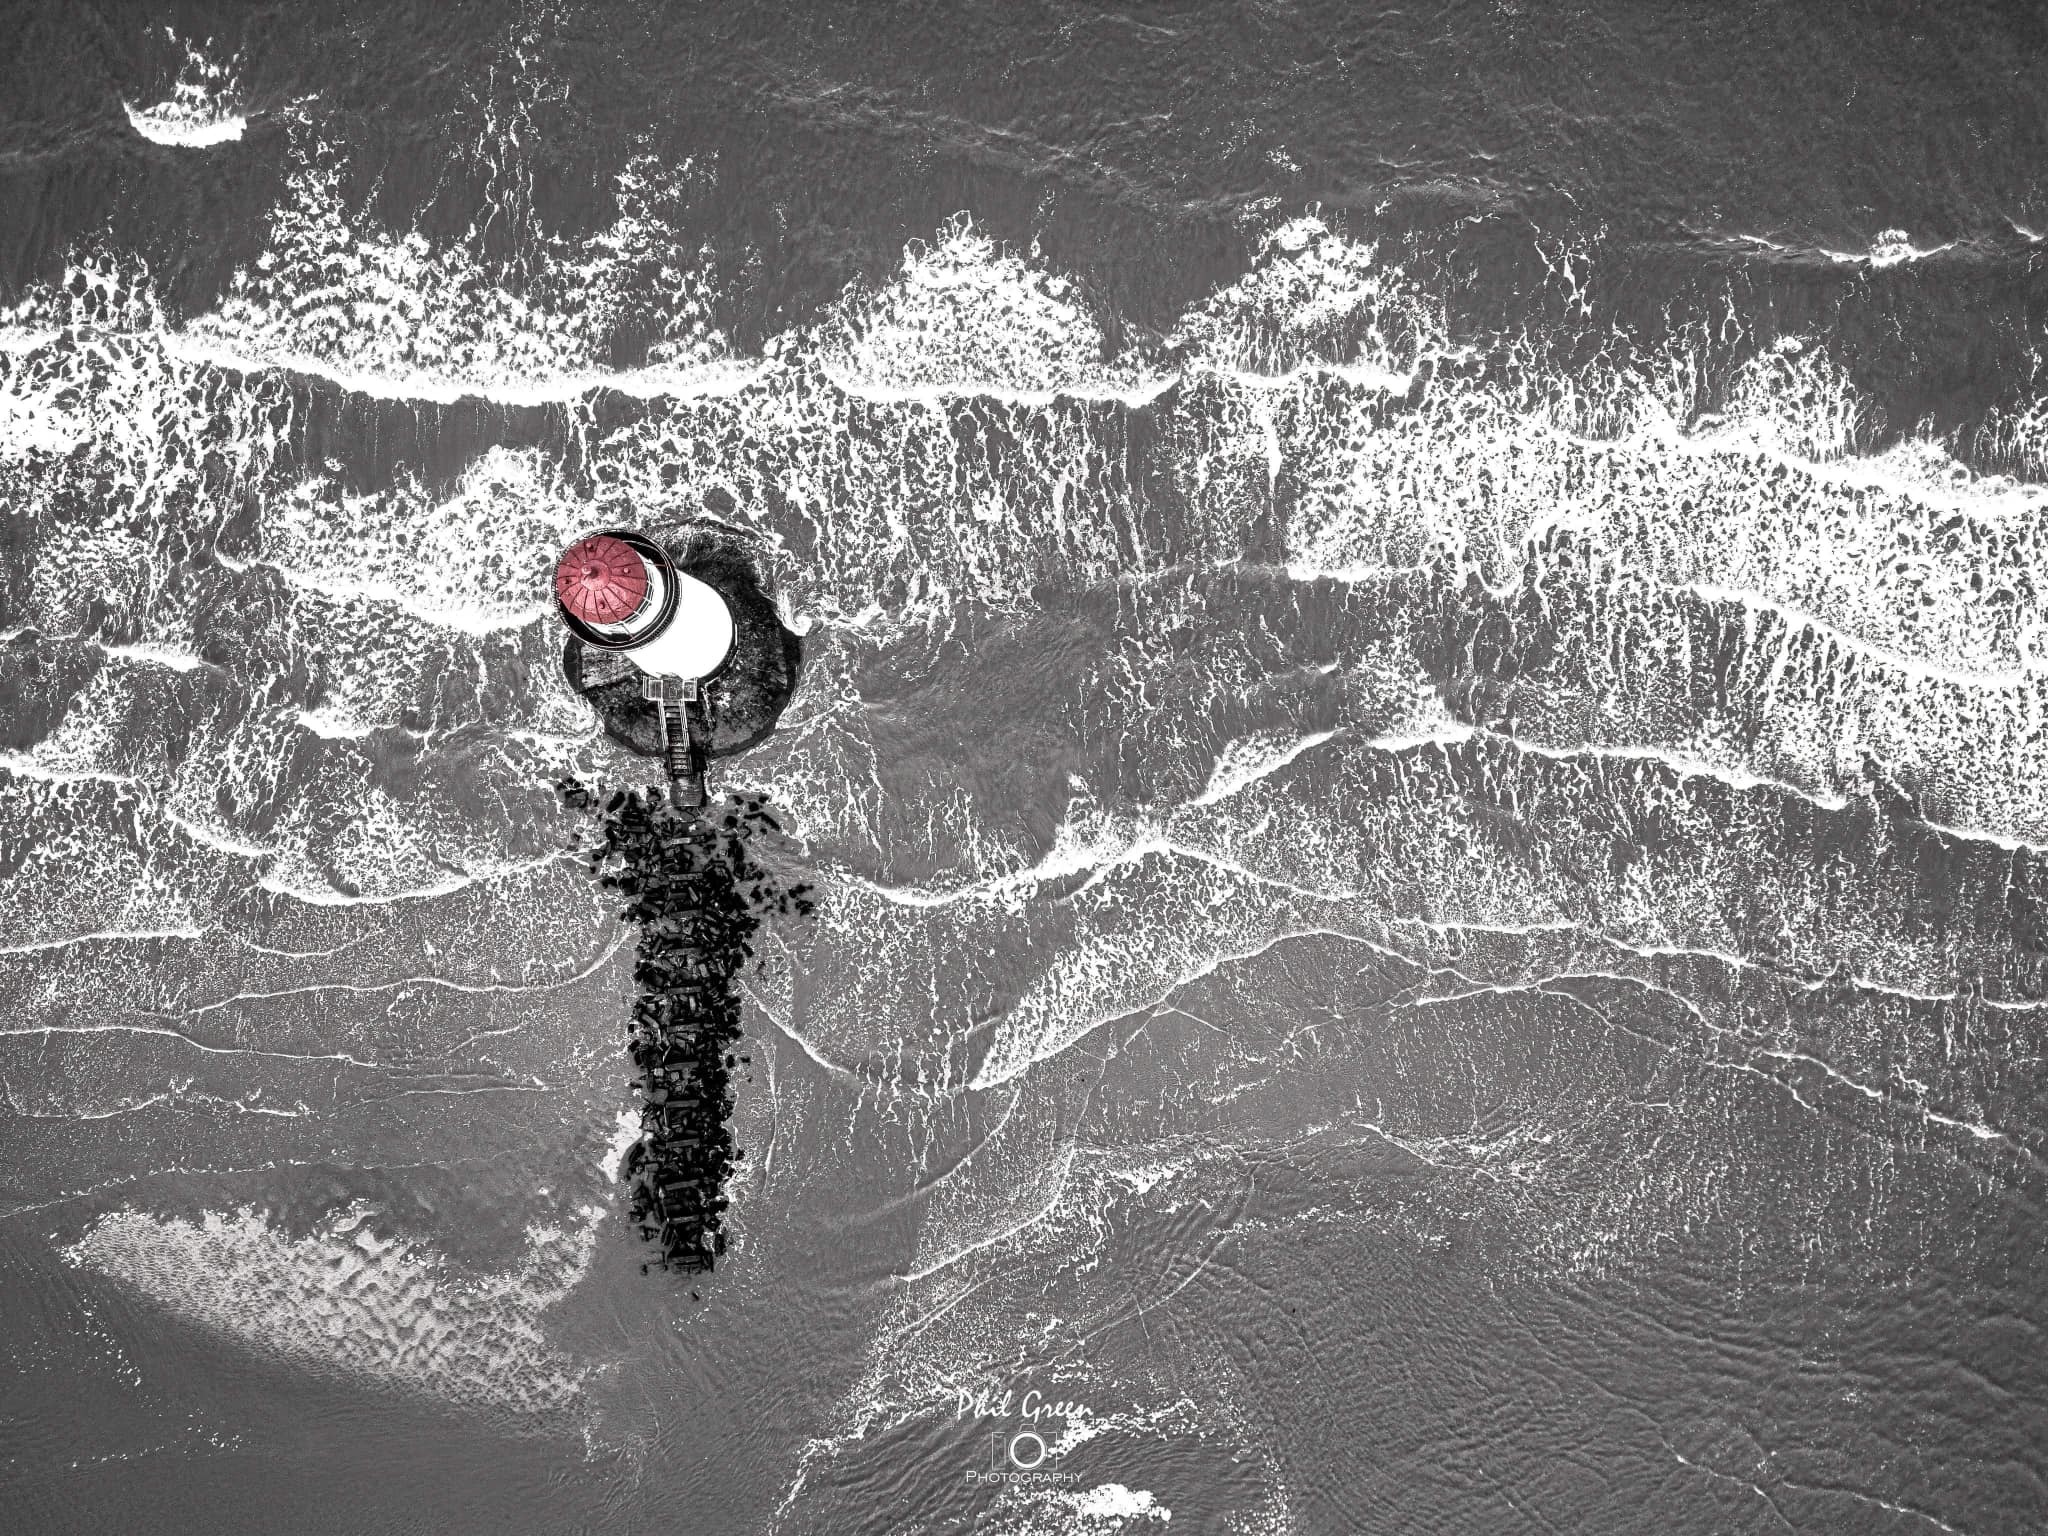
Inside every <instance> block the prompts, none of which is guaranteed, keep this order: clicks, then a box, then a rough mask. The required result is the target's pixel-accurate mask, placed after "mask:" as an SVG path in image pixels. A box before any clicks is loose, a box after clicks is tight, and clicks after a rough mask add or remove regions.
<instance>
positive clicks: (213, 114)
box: [122, 27, 249, 149]
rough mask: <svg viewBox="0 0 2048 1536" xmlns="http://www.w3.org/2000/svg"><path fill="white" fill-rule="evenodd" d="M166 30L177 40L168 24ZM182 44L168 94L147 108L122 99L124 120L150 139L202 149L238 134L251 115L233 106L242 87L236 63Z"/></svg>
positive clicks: (175, 145)
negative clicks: (181, 59)
mask: <svg viewBox="0 0 2048 1536" xmlns="http://www.w3.org/2000/svg"><path fill="white" fill-rule="evenodd" d="M164 35H165V36H166V37H168V38H169V39H170V40H171V42H172V43H173V44H178V35H177V33H175V32H173V31H172V30H171V29H170V28H169V27H165V28H164ZM179 46H182V47H184V51H185V62H184V65H183V66H182V67H181V68H180V69H179V71H178V78H177V82H176V84H174V85H173V86H172V88H171V94H170V95H169V96H168V97H166V98H165V99H164V100H162V101H160V102H158V103H157V104H156V105H154V106H151V107H136V106H134V105H132V104H130V103H128V102H123V103H122V107H123V109H124V110H125V111H126V112H127V114H128V122H129V124H130V125H131V126H132V127H133V128H134V129H135V131H136V132H137V133H139V134H141V135H142V137H144V138H145V139H148V140H149V141H150V142H151V143H153V144H168V145H170V146H172V147H173V148H177V149H206V148H209V147H211V146H212V145H215V144H230V143H233V142H234V141H235V140H237V139H239V138H241V136H242V134H243V133H244V132H245V131H246V130H247V129H248V126H249V120H248V119H247V118H245V117H244V116H242V114H241V113H240V112H239V111H238V110H236V103H237V98H238V97H239V96H240V88H239V87H238V86H237V84H236V82H235V73H234V63H233V61H230V62H228V63H226V64H221V63H216V62H215V61H213V60H212V59H210V58H208V57H207V56H206V54H205V53H204V52H202V51H201V50H200V49H199V48H197V47H194V46H191V45H179Z"/></svg>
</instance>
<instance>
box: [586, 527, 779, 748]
mask: <svg viewBox="0 0 2048 1536" xmlns="http://www.w3.org/2000/svg"><path fill="white" fill-rule="evenodd" d="M646 533H647V537H649V538H651V539H653V540H654V542H655V543H657V544H659V545H660V546H661V547H662V549H663V550H664V551H665V552H666V553H667V554H668V556H669V559H670V560H671V561H672V562H673V563H674V565H675V567H676V569H678V570H680V571H683V572H685V573H686V574H688V575H691V576H694V577H696V578H697V579H698V580H699V581H701V582H704V583H705V584H706V585H707V586H710V587H712V588H714V589H715V590H716V591H717V592H718V594H719V596H721V597H722V598H724V599H725V602H726V606H727V607H728V608H730V609H731V610H732V617H733V631H734V633H733V649H732V657H731V659H730V660H729V661H728V662H727V663H726V665H725V667H724V668H723V669H722V670H721V671H720V672H719V673H718V674H717V675H716V676H715V677H712V678H710V679H708V680H706V682H705V683H704V684H703V686H702V689H701V694H700V698H701V703H700V704H698V705H693V706H692V707H691V709H690V711H689V715H690V730H691V734H692V738H693V742H692V745H693V747H694V748H695V750H696V751H697V752H698V753H699V754H700V755H701V756H703V757H712V758H716V757H730V756H731V755H732V754H733V753H735V752H744V751H746V750H747V749H748V748H749V747H752V746H754V745H756V744H757V743H759V742H760V741H761V740H762V738H764V737H765V736H767V734H768V733H769V732H770V731H772V730H773V729H774V728H775V722H776V721H777V720H778V719H780V718H781V715H782V711H783V709H784V708H785V707H786V706H787V705H788V703H789V700H790V696H791V695H792V694H794V693H795V692H796V679H797V672H798V670H799V668H800V667H801V666H802V664H803V641H802V640H800V639H799V638H798V637H797V636H796V635H795V634H793V633H791V632H790V630H789V629H787V628H786V627H785V626H784V625H783V623H782V618H781V616H780V615H779V614H778V613H777V612H776V611H775V600H774V598H773V597H772V596H771V595H770V593H769V591H768V588H767V584H766V582H765V581H764V579H763V577H762V574H761V570H760V566H759V564H758V561H757V560H756V557H755V551H754V548H753V546H752V544H751V543H750V542H749V541H748V540H747V539H746V538H745V537H744V536H743V535H741V534H739V533H737V532H735V531H734V530H732V529H730V528H728V527H726V526H724V525H723V524H721V523H717V522H712V521H700V522H693V523H684V524H680V525H678V526H675V527H671V528H657V529H649V530H647V531H646ZM562 669H563V671H564V672H565V673H566V674H567V676H568V679H569V683H570V686H571V687H573V688H575V689H576V691H577V692H578V693H580V694H582V695H583V696H584V697H585V698H586V699H588V700H589V701H590V704H591V707H592V708H593V709H595V710H596V711H597V716H598V719H599V721H600V722H602V724H603V726H604V729H605V734H606V735H608V736H610V737H611V738H612V739H613V740H614V741H616V742H618V743H619V744H620V745H621V746H624V747H626V748H627V749H628V750H630V751H633V752H636V753H639V754H641V755H642V756H645V757H656V758H658V757H660V756H661V755H662V748H663V737H662V729H661V714H660V710H659V707H658V706H657V705H655V704H653V703H651V702H650V701H648V700H647V699H646V698H644V697H643V696H642V692H641V681H642V676H643V674H642V673H641V672H640V670H639V668H637V667H635V666H634V665H633V664H632V663H631V662H629V661H627V660H626V659H625V657H624V656H623V655H621V654H620V653H618V652H615V651H604V650H599V649H597V648H596V647H594V646H588V645H585V644H584V643H583V642H582V641H581V640H576V639H571V640H570V641H569V642H568V645H567V648H566V649H565V650H564V652H563V656H562Z"/></svg>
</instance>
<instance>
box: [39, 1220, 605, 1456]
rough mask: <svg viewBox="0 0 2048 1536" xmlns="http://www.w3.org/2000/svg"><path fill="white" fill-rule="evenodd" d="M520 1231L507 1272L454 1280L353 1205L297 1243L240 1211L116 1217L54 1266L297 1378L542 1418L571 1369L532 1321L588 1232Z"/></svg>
mask: <svg viewBox="0 0 2048 1536" xmlns="http://www.w3.org/2000/svg"><path fill="white" fill-rule="evenodd" d="M600 1214H601V1213H600V1212H599V1211H598V1210H596V1209H595V1208H591V1209H589V1210H587V1211H586V1212H585V1213H584V1221H585V1224H584V1225H582V1226H581V1227H579V1228H577V1229H575V1230H570V1231H562V1230H557V1229H554V1228H547V1227H536V1228H534V1229H532V1230H530V1231H529V1232H528V1233H527V1251H526V1254H525V1256H524V1258H523V1260H522V1262H521V1263H520V1264H519V1266H518V1267H517V1268H515V1269H512V1270H509V1271H506V1272H503V1273H481V1274H478V1273H465V1272H463V1271H461V1270H459V1269H457V1268H456V1266H455V1265H453V1264H452V1263H451V1262H450V1261H449V1260H447V1259H446V1258H444V1257H442V1256H441V1255H440V1254H438V1253H436V1252H434V1251H433V1250H432V1249H430V1248H426V1247H423V1246H421V1245H418V1244H416V1243H414V1242H411V1241H409V1240H407V1239H404V1238H401V1237H398V1236H396V1235H387V1234H386V1233H384V1232H381V1231H380V1230H379V1223H378V1221H377V1220H376V1218H375V1216H374V1215H373V1213H371V1212H370V1211H368V1210H367V1209H365V1208H363V1207H360V1206H358V1207H354V1208H351V1209H350V1210H347V1211H343V1212H341V1213H339V1214H337V1215H336V1216H334V1217H332V1218H331V1219H329V1220H328V1221H327V1222H325V1223H324V1224H323V1225H322V1226H320V1227H319V1228H317V1229H316V1230H314V1231H312V1232H310V1233H307V1234H306V1235H304V1236H294V1235H291V1234H289V1233H287V1232H284V1231H282V1230H280V1229H279V1228H277V1227H275V1226H272V1225H271V1224H270V1223H269V1222H267V1221H265V1220H264V1219H263V1218H262V1217H261V1216H259V1215H257V1214H256V1213H254V1212H253V1211H249V1210H242V1211H237V1212H209V1213H208V1214H207V1215H206V1216H205V1217H204V1218H202V1219H201V1220H198V1221H190V1220H186V1219H184V1218H182V1217H174V1216H151V1215H148V1214H146V1213H143V1212H140V1211H133V1210H125V1211H116V1212H113V1213H111V1214H109V1215H107V1216H103V1217H101V1218H100V1219H99V1220H98V1221H97V1222H96V1223H94V1225H93V1226H92V1227H91V1228H90V1229H89V1230H88V1231H87V1232H86V1234H85V1235H84V1236H83V1237H81V1238H80V1239H79V1240H78V1241H77V1242H75V1243H73V1244H72V1245H71V1246H70V1247H68V1248H66V1249H64V1250H63V1252H64V1257H65V1259H66V1260H67V1261H68V1262H70V1263H72V1264H74V1265H77V1266H79V1267H81V1268H85V1269H90V1270H93V1271H95V1272H97V1273H99V1274H103V1275H106V1276H108V1277H109V1278H110V1279H113V1280H116V1281H118V1282H120V1283H121V1284H123V1285H125V1286H128V1287H131V1288H133V1289H134V1290H135V1291H137V1292H139V1293H140V1294H141V1295H143V1296H145V1297H147V1298H148V1299H149V1300H150V1301H152V1302H155V1303H156V1304H157V1305H159V1306H161V1307H163V1308H164V1309H165V1310H166V1311H168V1312H170V1313H171V1314H172V1315H173V1316H175V1317H178V1318H180V1319H182V1320H183V1321H185V1322H188V1323H192V1324H195V1325H197V1326H200V1327H203V1328H208V1329H211V1330H214V1331H215V1332H218V1333H221V1334H224V1335H226V1336H228V1337H230V1338H232V1339H234V1340H236V1341H237V1342H239V1343H241V1344H242V1345H244V1346H246V1347H248V1348H250V1349H252V1350H254V1351H256V1352H258V1353H261V1354H264V1355H269V1356H272V1357H274V1358H277V1359H280V1360H283V1361H286V1362H288V1363H289V1364H292V1365H295V1366H299V1367H301V1368H304V1369H309V1370H314V1371H327V1372H334V1373H337V1374H341V1375H345V1376H349V1377H353V1378H357V1379H361V1380H364V1381H368V1382H371V1383H374V1384H377V1385H382V1386H389V1387H395V1388H399V1389H402V1390H407V1391H413V1392H419V1393H423V1394H425V1395H428V1396H431V1397H434V1398H438V1399H440V1400H442V1401H445V1402H450V1403H454V1404H457V1405H460V1406H462V1407H466V1408H476V1409H484V1410H491V1411H496V1412H500V1413H506V1414H511V1415H515V1416H517V1417H519V1418H521V1419H545V1418H547V1417H549V1416H551V1415H555V1414H559V1413H560V1412H561V1411H562V1410H564V1409H566V1408H568V1407H570V1406H572V1405H573V1404H574V1403H575V1401H576V1399H577V1397H578V1395H579V1393H580V1392H581V1390H582V1385H583V1380H584V1377H585V1375H586V1372H585V1371H584V1370H583V1369H582V1368H581V1367H579V1366H577V1365H576V1364H575V1363H574V1362H572V1361H571V1360H570V1359H569V1358H568V1357H567V1356H565V1355H563V1354H562V1353H560V1352H559V1351H558V1350H557V1349H555V1348H554V1347H553V1346H552V1345H551V1344H550V1343H549V1341H548V1339H547V1336H546V1334H545V1332H544V1331H543V1328H542V1323H541V1314H542V1313H543V1312H545V1311H546V1309H547V1308H548V1307H549V1306H551V1305H552V1304H553V1303H554V1302H555V1301H556V1300H557V1299H559V1298H560V1297H561V1296H562V1295H564V1294H565V1293H566V1292H567V1291H568V1289H569V1288H570V1287H571V1286H572V1285H574V1284H575V1283H576V1281H577V1279H578V1278H580V1276H581V1275H582V1273H583V1271H584V1269H585V1268H586V1267H587V1266H588V1264H589V1261H590V1252H591V1246H592V1243H593V1242H594V1237H595V1230H596V1222H597V1219H598V1216H599V1215H600Z"/></svg>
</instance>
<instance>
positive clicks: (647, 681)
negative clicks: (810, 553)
mask: <svg viewBox="0 0 2048 1536" xmlns="http://www.w3.org/2000/svg"><path fill="white" fill-rule="evenodd" d="M555 603H556V605H557V607H558V608H559V609H560V610H561V614H562V620H563V622H564V623H566V624H567V625H568V626H569V630H570V632H571V633H572V634H574V635H575V637H576V638H577V639H578V640H580V641H582V642H583V644H585V645H586V646H590V647H592V648H594V649H596V650H599V651H609V652H613V653H615V654H616V655H617V656H618V657H619V658H620V659H621V660H623V661H626V662H629V663H630V664H631V665H632V666H633V668H634V669H635V670H637V671H638V672H639V673H640V696H641V697H642V698H643V699H646V700H647V701H649V702H650V703H652V704H653V705H654V706H655V708H656V710H657V711H658V712H659V715H660V720H661V745H662V757H663V759H664V761H665V762H666V764H667V767H668V776H669V780H670V782H671V783H673V784H674V785H675V790H676V794H677V796H678V798H679V799H680V800H681V801H682V802H683V803H684V804H688V805H702V804H703V803H704V798H705V797H704V758H705V753H704V748H703V745H702V742H703V739H704V737H705V735H706V732H705V731H704V730H703V729H701V726H702V722H701V721H695V722H693V720H692V718H691V717H692V715H693V714H694V713H698V712H700V711H701V706H702V701H703V689H704V685H705V684H706V683H708V682H709V681H710V680H711V679H713V678H715V677H717V676H718V675H719V673H720V672H722V671H723V670H724V669H725V667H726V664H727V663H728V662H729V661H731V659H732V654H733V643H734V638H735V634H736V626H735V625H734V622H733V613H732V608H731V606H730V605H729V604H728V603H727V602H726V600H725V598H724V597H723V596H722V595H721V594H720V593H719V591H718V589H717V588H715V587H713V586H711V585H710V584H709V583H708V582H705V581H701V580H699V579H698V578H697V577H695V576H692V575H691V574H689V573H688V572H687V571H684V570H682V569H680V568H679V567H678V565H677V563H676V562H675V561H674V560H673V559H672V558H671V557H670V555H669V553H668V551H667V550H665V549H663V548H662V546H661V545H659V544H657V543H655V542H654V540H652V539H649V538H646V537H644V536H643V535H640V534H637V533H627V532H620V531H612V532H606V533H595V534H592V535H590V536H589V537H588V538H585V539H579V540H578V541H577V542H576V543H574V544H572V545H570V546H569V548H568V549H566V550H565V551H563V553H562V558H561V559H560V560H559V561H557V562H556V564H555ZM693 724H695V725H697V726H699V727H700V728H699V729H695V730H693V729H692V726H693Z"/></svg>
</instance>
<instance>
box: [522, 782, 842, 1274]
mask: <svg viewBox="0 0 2048 1536" xmlns="http://www.w3.org/2000/svg"><path fill="white" fill-rule="evenodd" d="M562 796H563V799H564V800H565V801H566V802H567V803H568V804H569V805H570V806H572V807H573V808H575V809H579V810H585V811H591V810H595V811H596V815H597V835H596V837H595V839H594V840H593V841H591V842H589V843H587V844H585V845H584V846H585V848H586V850H587V851H588V853H589V856H590V862H591V868H592V869H593V871H595V872H596V874H597V875H598V877H599V878H600V879H601V880H602V881H603V883H604V884H605V886H606V887H607V888H609V889H611V890H613V891H616V892H618V893H619V894H620V895H621V896H623V897H624V898H625V906H624V907H623V908H622V909H621V912H620V915H621V916H622V917H624V918H626V919H627V920H628V921H630V922H632V923H634V924H635V925H637V926H638V928H639V931H640V937H639V949H638V960H637V963H636V964H635V966H634V970H633V977H634V980H635V982H636V983H637V984H638V986H639V988H640V996H639V997H638V998H637V999H636V1000H635V1002H634V1004H633V1014H632V1019H631V1021H630V1023H629V1024H628V1026H627V1048H628V1051H629V1053H630V1054H631V1056H632V1059H633V1065H634V1067H635V1068H636V1069H637V1070H638V1072H639V1074H640V1075H639V1079H638V1082H637V1083H636V1085H635V1087H636V1090H637V1093H638V1097H639V1103H640V1136H639V1139H638V1140H637V1141H635V1142H634V1144H633V1145H632V1147H631V1148H630V1149H629V1150H628V1151H627V1153H626V1157H625V1161H624V1163H623V1165H622V1167H621V1169H620V1176H621V1178H622V1179H623V1180H624V1181H625V1183H626V1187H627V1199H628V1206H627V1208H628V1211H629V1213H630V1216H631V1219H632V1221H633V1223H634V1225H635V1226H636V1227H637V1228H638V1229H639V1231H640V1234H641V1236H642V1237H644V1238H646V1239H647V1240H648V1241H650V1242H653V1243H656V1244H658V1245H659V1247H660V1250H661V1257H660V1259H659V1260H658V1261H657V1262H658V1263H659V1264H660V1265H661V1267H662V1268H663V1269H680V1270H708V1269H710V1268H711V1267H712V1265H713V1263H714V1262H715V1260H716V1258H717V1256H718V1255H719V1254H721V1253H723V1252H724V1251H725V1236H724V1232H723V1230H722V1229H723V1225H724V1214H725V1209H726V1203H727V1202H726V1195H725V1184H726V1180H727V1178H728V1177H729V1176H730V1174H731V1172H732V1169H733V1165H734V1164H735V1163H736V1162H737V1161H738V1160H739V1159H740V1158H742V1157H744V1156H745V1155H746V1154H745V1153H744V1151H742V1150H741V1149H740V1148H738V1147H735V1146H734V1145H733V1140H732V1132H731V1129H730V1127H729V1125H728V1121H729V1120H730V1119H731V1115H732V1103H733V1100H732V1086H731V1074H732V1070H733V1068H734V1067H735V1066H737V1065H740V1064H743V1063H744V1062H745V1060H746V1058H745V1057H741V1056H737V1055H736V1054H735V1051H734V1048H735V1047H736V1046H737V1045H738V1043H739V1040H740V1000H739V991H738V988H737V985H736V982H737V979H738V975H739V972H740V969H741V967H742V966H744V965H745V964H746V963H747V962H748V961H749V960H750V959H752V958H753V953H754V950H753V944H752V940H753V936H754V934H755V933H756V932H757V931H758V930H759V928H760V926H761V923H762V922H763V920H764V919H766V918H768V917H770V916H776V915H786V914H797V915H802V914H806V913H808V912H809V911H810V910H811V900H810V894H809V887H807V886H793V887H792V886H785V885H783V884H782V883H781V881H780V880H779V879H777V877H776V876H775V875H773V874H772V873H771V872H770V871H769V870H767V869H766V868H765V867H764V866H763V865H762V864H761V862H760V860H759V858H758V857H757V856H756V851H755V848H756V844H757V843H759V842H760V840H762V839H763V838H767V837H772V836H775V835H777V834H779V833H780V831H781V827H780V826H779V824H778V823H777V822H776V820H775V818H774V817H773V816H772V815H770V814H769V812H768V810H767V808H766V805H765V802H764V800H763V798H762V797H760V796H758V795H742V796H735V797H732V798H729V799H726V800H723V801H720V802H717V803H714V804H713V805H711V806H708V807H704V808H701V809H699V808H693V807H688V806H684V805H680V804H678V803H676V802H675V800H674V798H673V797H672V796H669V795H667V794H665V793H664V792H663V791H662V790H661V789H659V788H634V789H622V790H618V791H616V792H614V793H613V794H612V795H611V796H610V797H608V798H607V799H605V800H604V801H603V802H602V804H601V805H600V804H599V802H598V800H597V797H596V795H595V794H594V793H593V792H592V791H591V790H590V789H589V788H588V787H587V786H585V785H583V784H581V783H579V782H577V781H575V780H570V781H567V782H565V783H564V784H563V785H562Z"/></svg>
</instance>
